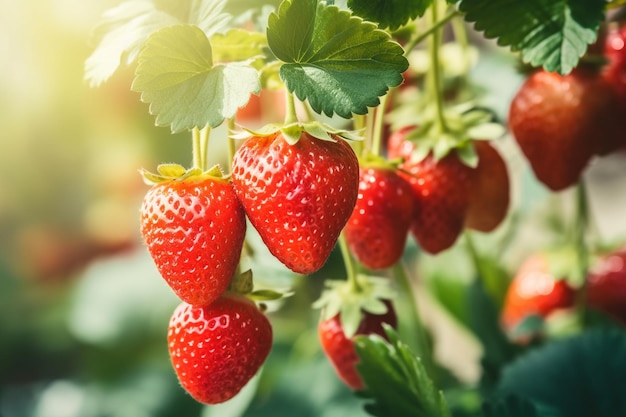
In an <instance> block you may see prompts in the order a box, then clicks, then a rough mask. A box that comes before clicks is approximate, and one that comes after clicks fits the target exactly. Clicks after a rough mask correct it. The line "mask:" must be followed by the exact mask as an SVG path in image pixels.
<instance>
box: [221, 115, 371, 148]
mask: <svg viewBox="0 0 626 417" xmlns="http://www.w3.org/2000/svg"><path fill="white" fill-rule="evenodd" d="M278 132H280V133H281V134H282V135H283V137H284V138H285V140H286V141H287V143H289V144H290V145H295V144H296V143H297V142H298V140H300V137H301V136H302V133H303V132H306V133H308V134H309V135H311V136H313V137H315V138H317V139H321V140H326V141H330V142H336V140H335V138H334V137H335V136H339V137H341V138H343V139H346V140H350V141H360V140H363V135H362V132H361V131H353V130H344V129H336V128H334V127H332V126H330V125H328V124H326V123H322V122H319V121H312V122H299V121H297V122H293V123H287V124H280V123H270V124H267V125H265V126H262V127H261V128H259V129H257V130H252V129H248V128H246V127H241V130H240V131H239V132H234V133H233V134H232V136H231V137H232V138H233V139H248V138H250V137H254V136H261V137H262V136H271V135H274V134H276V133H278Z"/></svg>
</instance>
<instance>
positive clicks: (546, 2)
mask: <svg viewBox="0 0 626 417" xmlns="http://www.w3.org/2000/svg"><path fill="white" fill-rule="evenodd" d="M605 6H606V1H604V0H528V1H518V0H499V1H493V0H463V1H462V2H461V3H460V5H459V9H460V10H461V11H462V12H464V13H465V19H466V20H467V21H470V22H475V27H476V29H477V30H479V31H483V32H484V35H485V36H486V37H487V38H495V39H497V40H498V43H499V44H500V45H502V46H509V47H511V49H512V50H513V51H519V52H520V53H521V57H522V59H523V60H524V61H525V62H527V63H529V64H531V65H532V66H537V67H538V66H543V67H544V68H545V69H546V70H547V71H551V72H552V71H555V72H559V73H561V74H567V73H569V72H570V71H571V70H572V69H573V68H574V67H575V66H576V65H577V64H578V61H579V59H580V57H581V56H582V55H583V54H584V53H585V51H586V50H587V46H588V45H589V44H591V43H593V42H594V41H595V40H596V38H597V31H598V28H599V27H600V22H601V21H602V20H603V18H604V8H605Z"/></svg>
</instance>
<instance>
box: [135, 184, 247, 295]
mask: <svg viewBox="0 0 626 417" xmlns="http://www.w3.org/2000/svg"><path fill="white" fill-rule="evenodd" d="M245 232H246V218H245V212H244V210H243V207H242V206H241V204H240V203H239V200H237V196H236V195H235V191H234V189H233V186H232V184H231V183H229V182H228V181H225V180H223V179H221V178H219V177H214V176H209V175H199V176H192V177H189V178H187V179H176V180H169V181H164V182H160V183H157V184H156V185H154V186H153V187H152V188H151V189H150V190H149V191H148V193H147V194H146V196H145V198H144V200H143V204H142V206H141V233H142V235H143V238H144V241H145V243H146V245H147V247H148V251H149V252H150V255H151V256H152V259H153V260H154V263H155V264H156V266H157V269H158V270H159V272H160V273H161V275H162V276H163V278H164V279H165V281H166V282H167V283H168V284H169V286H170V287H171V288H172V289H173V290H174V292H175V293H176V295H178V297H179V298H180V299H181V300H183V301H185V302H187V303H189V304H194V305H206V304H209V303H211V302H212V301H214V300H215V299H217V297H219V296H220V295H221V294H222V293H223V292H224V291H225V290H226V288H227V287H228V285H229V283H230V281H231V279H232V277H233V275H234V274H235V271H236V269H237V264H238V263H239V257H240V254H241V249H242V246H243V241H244V237H245Z"/></svg>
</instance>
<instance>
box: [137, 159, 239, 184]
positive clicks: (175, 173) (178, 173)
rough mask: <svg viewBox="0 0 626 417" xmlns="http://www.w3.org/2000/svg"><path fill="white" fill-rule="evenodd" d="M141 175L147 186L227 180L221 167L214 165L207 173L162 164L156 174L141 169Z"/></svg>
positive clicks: (193, 168)
mask: <svg viewBox="0 0 626 417" xmlns="http://www.w3.org/2000/svg"><path fill="white" fill-rule="evenodd" d="M139 173H140V174H141V176H142V177H143V180H144V182H145V183H146V184H147V185H156V184H161V183H164V182H167V181H184V180H188V179H191V178H212V179H215V180H222V181H226V180H227V177H225V176H224V172H223V171H222V168H221V167H220V166H219V165H214V166H213V167H211V168H210V169H208V170H207V171H202V170H201V169H200V168H197V167H192V168H185V167H183V166H182V165H179V164H160V165H159V166H157V173H156V174H155V173H153V172H150V171H148V170H146V169H141V170H140V171H139Z"/></svg>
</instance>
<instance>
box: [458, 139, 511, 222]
mask: <svg viewBox="0 0 626 417" xmlns="http://www.w3.org/2000/svg"><path fill="white" fill-rule="evenodd" d="M474 148H475V149H476V153H477V154H478V165H477V166H476V168H475V169H473V170H472V175H471V186H470V187H471V192H470V194H469V208H468V210H467V217H466V218H465V227H467V228H470V229H475V230H478V231H481V232H491V231H492V230H494V229H495V228H496V227H498V225H499V224H500V223H501V222H502V220H504V217H505V216H506V214H507V212H508V209H509V198H510V197H509V194H510V185H509V173H508V171H507V167H506V163H505V162H504V160H503V159H502V156H500V153H499V152H498V151H497V150H496V149H495V148H494V147H493V146H491V144H490V143H489V142H485V141H475V142H474Z"/></svg>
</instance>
